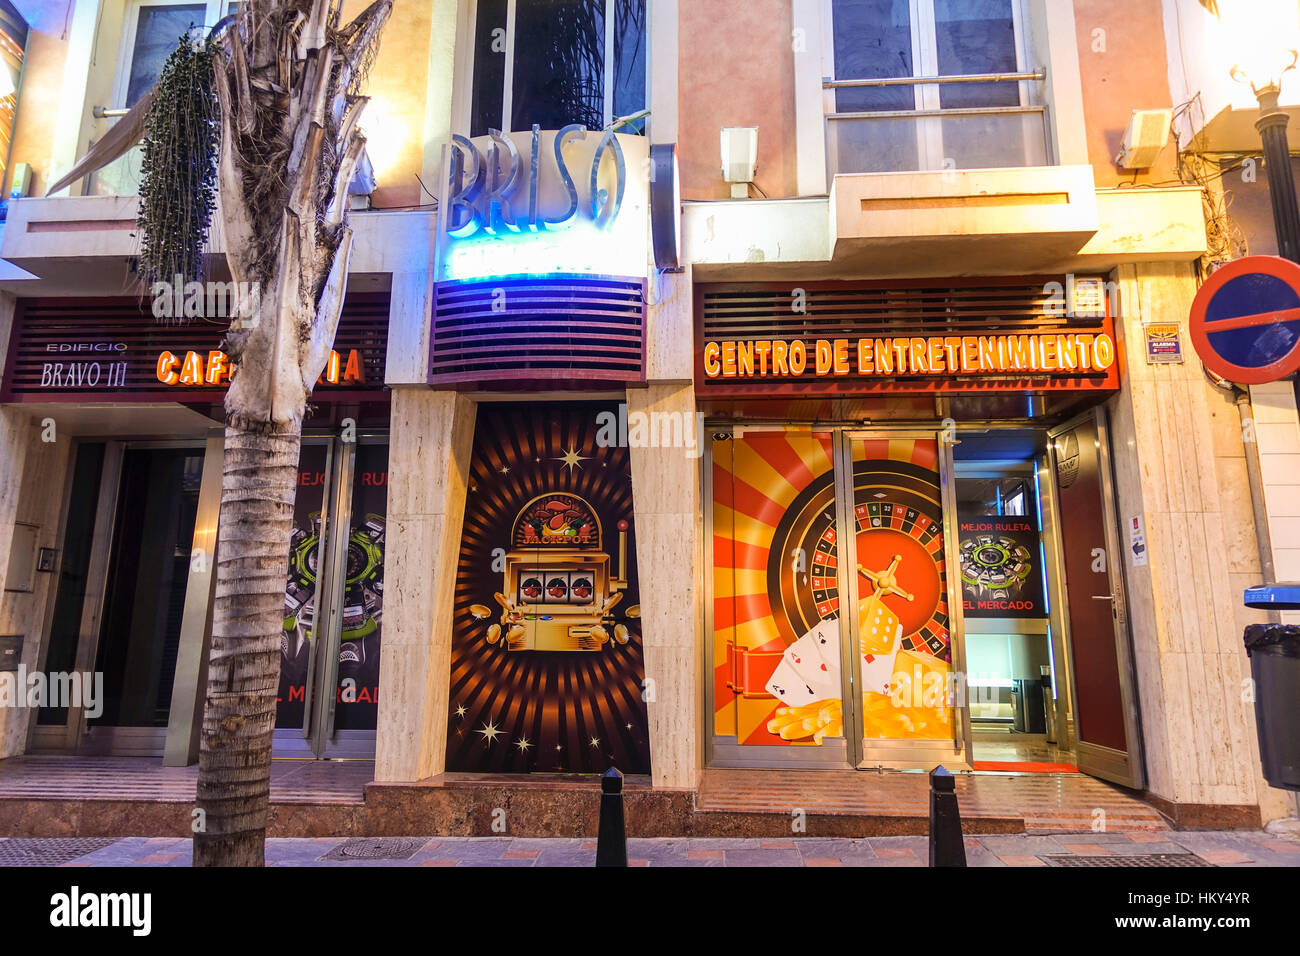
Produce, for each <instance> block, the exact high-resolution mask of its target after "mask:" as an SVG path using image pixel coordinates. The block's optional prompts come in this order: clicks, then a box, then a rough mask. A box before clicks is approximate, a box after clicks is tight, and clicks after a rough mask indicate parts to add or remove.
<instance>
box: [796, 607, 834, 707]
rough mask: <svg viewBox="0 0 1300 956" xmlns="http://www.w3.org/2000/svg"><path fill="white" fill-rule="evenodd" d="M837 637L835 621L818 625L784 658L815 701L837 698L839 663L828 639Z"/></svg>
mask: <svg viewBox="0 0 1300 956" xmlns="http://www.w3.org/2000/svg"><path fill="white" fill-rule="evenodd" d="M836 633H837V632H836V629H835V622H834V621H820V622H818V624H817V625H816V626H815V627H814V628H813V629H812V630H810V631H809V632H808V633H807V634H805V635H804V636H803V637H801V638H799V640H797V641H795V642H794V643H793V644H791V645H790V646H789V647H787V648H786V649H785V654H784V655H783V660H784V661H785V662H786V663H789V664H790V666H791V667H792V668H793V669H794V672H795V673H796V674H798V675H799V677H800V679H801V680H803V681H804V683H806V684H807V685H808V686H809V688H810V689H811V690H812V692H813V693H815V694H817V699H818V700H825V699H826V698H829V697H839V696H840V659H839V654H838V653H837V652H836V651H837V648H836V647H835V646H834V645H832V644H831V643H830V635H835V634H836ZM828 652H829V653H828Z"/></svg>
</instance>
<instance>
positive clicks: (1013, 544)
mask: <svg viewBox="0 0 1300 956" xmlns="http://www.w3.org/2000/svg"><path fill="white" fill-rule="evenodd" d="M1032 560H1033V556H1032V555H1031V554H1030V551H1029V548H1027V547H1025V545H1024V544H1022V543H1021V542H1019V541H1016V540H1015V539H1014V538H1009V537H1007V536H1006V535H998V534H980V535H976V536H975V537H971V538H965V539H963V540H962V542H961V580H962V583H963V584H964V585H965V586H966V590H968V591H970V592H971V593H972V594H973V595H974V596H975V597H976V598H982V597H988V596H990V595H992V596H996V597H1015V596H1016V595H1017V594H1019V592H1020V591H1021V590H1022V589H1023V588H1024V586H1025V582H1026V581H1028V580H1029V577H1030V575H1031V574H1033V573H1034V566H1033V563H1032Z"/></svg>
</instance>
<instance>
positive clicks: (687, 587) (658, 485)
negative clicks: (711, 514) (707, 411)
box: [627, 384, 704, 788]
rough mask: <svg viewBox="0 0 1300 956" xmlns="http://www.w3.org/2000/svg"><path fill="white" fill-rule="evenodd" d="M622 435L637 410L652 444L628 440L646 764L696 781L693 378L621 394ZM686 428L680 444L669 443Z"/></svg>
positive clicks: (699, 641)
mask: <svg viewBox="0 0 1300 956" xmlns="http://www.w3.org/2000/svg"><path fill="white" fill-rule="evenodd" d="M627 405H628V422H629V429H628V430H629V434H632V433H633V423H635V422H636V421H637V419H638V417H640V418H641V420H642V422H644V423H646V427H645V434H648V435H650V436H654V438H652V441H654V440H655V439H658V440H659V443H658V445H657V446H656V445H654V444H652V445H651V446H650V447H646V445H644V444H641V443H637V442H633V443H632V447H631V449H630V451H631V457H632V498H633V502H634V505H635V508H636V558H637V577H638V579H639V582H640V591H641V622H642V628H641V633H642V642H643V645H642V646H643V648H644V653H645V671H646V709H647V712H648V715H649V720H650V771H651V775H652V778H653V782H654V785H655V786H656V787H686V788H694V787H695V785H696V782H697V778H698V776H699V762H700V754H701V753H702V749H701V746H700V737H699V735H700V731H701V728H702V726H703V706H704V705H703V702H704V687H703V684H702V683H701V680H702V673H703V664H702V648H703V623H702V622H703V620H704V614H703V604H702V601H703V587H702V578H701V570H700V569H701V568H702V566H703V547H702V542H703V539H702V537H701V532H702V527H703V524H702V515H701V511H700V470H699V469H700V451H701V450H702V448H703V436H702V435H700V434H699V430H700V429H699V426H698V425H697V421H698V419H697V417H696V414H695V389H694V387H693V386H691V385H682V384H664V385H651V386H649V387H648V388H644V389H629V390H628V393H627ZM676 435H683V436H686V437H687V439H688V440H689V445H688V446H687V447H682V445H684V444H686V443H685V442H682V443H681V444H678V443H675V442H669V443H668V445H667V446H665V444H664V442H663V439H664V438H665V437H668V436H676Z"/></svg>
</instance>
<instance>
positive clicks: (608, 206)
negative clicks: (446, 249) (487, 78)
mask: <svg viewBox="0 0 1300 956" xmlns="http://www.w3.org/2000/svg"><path fill="white" fill-rule="evenodd" d="M586 136H587V129H586V127H584V126H581V125H578V124H576V123H575V124H572V125H569V126H566V127H564V128H563V129H562V130H560V131H559V132H558V133H556V134H555V142H554V144H553V153H554V163H555V166H554V170H555V172H556V173H557V174H558V175H559V179H560V184H561V187H562V189H563V191H564V193H565V194H567V203H566V204H565V205H564V206H563V207H562V208H557V209H556V210H553V212H554V214H553V215H546V214H545V213H543V211H542V209H541V203H540V199H539V195H538V192H539V186H540V182H541V176H540V173H541V163H542V155H541V154H542V149H541V128H540V127H538V126H534V127H533V135H532V147H531V149H530V151H529V154H528V157H527V160H528V170H527V171H526V172H525V170H524V166H523V157H521V156H520V154H519V148H518V147H517V146H515V144H514V142H513V141H512V140H511V139H510V137H509V136H505V135H503V134H502V132H501V131H500V130H496V129H493V130H488V138H489V140H490V141H491V147H490V149H488V150H487V156H486V157H484V155H483V154H482V153H480V152H479V149H478V147H477V146H475V145H474V143H473V142H471V141H470V140H469V139H467V138H466V137H464V136H459V135H456V136H453V137H452V142H453V144H454V147H453V149H452V158H451V163H452V165H451V183H450V192H449V193H448V196H447V235H448V236H449V237H451V238H453V239H467V238H469V237H470V236H473V235H476V234H478V233H486V234H487V235H490V236H504V235H509V234H512V233H525V232H533V233H537V232H546V231H551V230H559V229H566V228H568V227H569V226H570V225H572V224H573V223H574V222H575V221H577V220H578V219H579V214H580V213H583V214H585V216H586V217H587V218H589V219H590V220H591V222H592V223H593V224H594V225H595V226H596V227H597V228H600V229H608V228H609V227H610V226H611V225H612V224H613V222H614V220H615V219H617V218H618V213H619V210H620V208H622V205H623V195H624V192H625V191H626V188H627V163H626V160H625V159H624V157H623V148H622V146H620V145H619V142H618V137H616V136H615V135H614V132H613V131H612V130H611V131H608V132H606V133H605V134H604V135H603V136H602V137H601V140H600V144H599V145H598V146H597V147H596V152H595V154H594V155H593V157H592V160H591V168H590V171H589V172H586V173H584V171H582V170H578V171H577V175H588V176H589V183H590V187H589V189H588V192H587V195H588V197H589V201H588V203H587V204H586V208H585V209H583V208H581V207H582V205H583V204H582V203H580V202H579V201H578V189H577V184H576V182H575V180H574V175H575V171H574V170H572V169H570V167H569V165H568V164H567V163H566V162H565V159H564V147H565V146H567V145H569V144H570V143H572V142H574V141H576V140H583V139H585V138H586ZM607 155H608V156H609V157H610V158H611V159H612V160H613V163H614V184H613V190H612V195H611V190H609V189H601V188H600V186H599V182H598V180H599V178H600V172H601V163H602V162H603V161H604V160H605V158H606V156H607ZM525 180H526V182H525ZM561 199H563V196H562V197H561Z"/></svg>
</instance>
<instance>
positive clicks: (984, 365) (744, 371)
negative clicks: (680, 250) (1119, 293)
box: [704, 332, 1115, 379]
mask: <svg viewBox="0 0 1300 956" xmlns="http://www.w3.org/2000/svg"><path fill="white" fill-rule="evenodd" d="M1114 364H1115V342H1114V340H1113V339H1111V337H1110V336H1109V335H1106V334H1104V333H1102V334H1092V333H1087V334H1084V333H1071V332H1061V333H1055V332H1054V333H1046V334H1019V335H962V336H955V335H948V336H930V337H926V338H902V337H899V338H861V339H858V340H857V341H856V342H854V341H853V340H851V339H834V340H830V339H818V340H817V341H816V342H814V343H813V344H812V345H811V346H809V345H808V344H807V343H805V342H803V341H802V340H800V339H793V340H790V341H785V340H782V339H768V340H757V341H756V340H743V341H729V342H706V343H705V344H704V374H705V376H706V377H707V378H730V379H735V378H797V377H799V376H801V375H803V374H805V373H806V372H811V373H812V374H813V375H815V376H817V377H818V378H827V377H840V376H845V375H851V374H855V373H856V374H858V375H885V376H889V375H1004V374H1007V373H1009V372H1056V373H1076V374H1094V375H1095V374H1098V373H1101V372H1104V371H1106V370H1107V369H1108V368H1110V367H1111V366H1112V365H1114Z"/></svg>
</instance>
